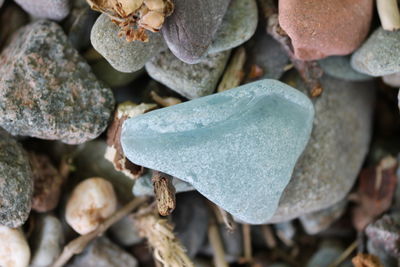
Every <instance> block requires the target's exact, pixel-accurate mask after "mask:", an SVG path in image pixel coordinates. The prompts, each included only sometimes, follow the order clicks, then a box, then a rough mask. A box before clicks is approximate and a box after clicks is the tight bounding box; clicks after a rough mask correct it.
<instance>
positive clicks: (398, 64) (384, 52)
mask: <svg viewBox="0 0 400 267" xmlns="http://www.w3.org/2000/svg"><path fill="white" fill-rule="evenodd" d="M399 54H400V31H394V32H391V31H385V30H383V29H382V28H381V27H380V28H378V29H377V30H375V31H374V33H373V34H372V35H371V36H370V37H369V38H368V40H367V41H366V42H365V43H364V44H363V45H362V46H361V48H359V49H358V50H357V51H356V52H355V53H354V54H353V56H352V58H351V66H352V67H353V68H354V69H355V70H356V71H359V72H362V73H365V74H367V75H371V76H375V77H377V76H383V75H388V74H393V73H396V72H400V57H399Z"/></svg>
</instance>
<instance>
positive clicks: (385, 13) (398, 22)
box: [376, 0, 400, 31]
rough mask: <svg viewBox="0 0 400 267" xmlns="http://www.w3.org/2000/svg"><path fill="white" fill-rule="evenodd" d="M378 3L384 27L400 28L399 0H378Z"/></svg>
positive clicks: (389, 29)
mask: <svg viewBox="0 0 400 267" xmlns="http://www.w3.org/2000/svg"><path fill="white" fill-rule="evenodd" d="M376 5H377V7H378V14H379V18H380V20H381V24H382V28H383V29H384V30H386V31H395V30H398V29H400V12H399V6H398V5H397V0H377V1H376Z"/></svg>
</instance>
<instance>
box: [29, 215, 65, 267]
mask: <svg viewBox="0 0 400 267" xmlns="http://www.w3.org/2000/svg"><path fill="white" fill-rule="evenodd" d="M63 243H64V233H63V229H62V226H61V222H60V221H59V220H58V219H57V218H56V217H54V216H52V215H40V216H38V218H37V220H36V221H35V228H34V231H33V235H32V237H31V244H32V259H31V265H30V266H31V267H47V266H50V265H51V264H52V263H53V262H54V261H55V260H56V258H57V257H58V256H59V255H60V253H61V250H62V245H63Z"/></svg>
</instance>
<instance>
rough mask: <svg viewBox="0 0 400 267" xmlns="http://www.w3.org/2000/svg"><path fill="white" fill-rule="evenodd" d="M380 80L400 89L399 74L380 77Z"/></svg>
mask: <svg viewBox="0 0 400 267" xmlns="http://www.w3.org/2000/svg"><path fill="white" fill-rule="evenodd" d="M382 80H383V82H384V83H385V84H387V85H389V86H391V87H400V72H396V73H393V74H389V75H385V76H383V77H382Z"/></svg>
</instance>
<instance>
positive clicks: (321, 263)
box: [306, 242, 351, 267]
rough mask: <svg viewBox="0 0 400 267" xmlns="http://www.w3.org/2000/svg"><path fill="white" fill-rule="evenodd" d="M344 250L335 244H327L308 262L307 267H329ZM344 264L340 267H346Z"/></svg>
mask: <svg viewBox="0 0 400 267" xmlns="http://www.w3.org/2000/svg"><path fill="white" fill-rule="evenodd" d="M343 251H344V250H343V248H342V247H341V246H340V245H338V244H335V243H330V242H325V243H323V244H322V246H321V247H320V248H319V249H318V251H317V252H316V253H315V254H314V255H313V256H312V257H311V259H310V260H309V261H308V262H307V265H306V267H329V266H330V265H331V264H332V263H333V262H334V261H335V260H336V259H337V258H338V257H339V256H340V255H341V254H342V253H343ZM345 264H346V263H342V264H340V265H339V267H345V266H346V265H345ZM350 266H351V265H350Z"/></svg>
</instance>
